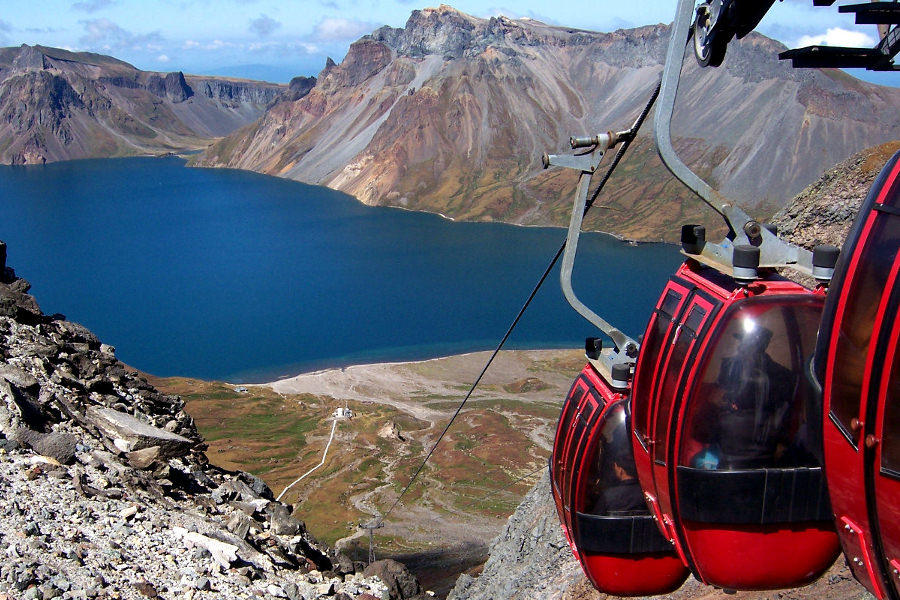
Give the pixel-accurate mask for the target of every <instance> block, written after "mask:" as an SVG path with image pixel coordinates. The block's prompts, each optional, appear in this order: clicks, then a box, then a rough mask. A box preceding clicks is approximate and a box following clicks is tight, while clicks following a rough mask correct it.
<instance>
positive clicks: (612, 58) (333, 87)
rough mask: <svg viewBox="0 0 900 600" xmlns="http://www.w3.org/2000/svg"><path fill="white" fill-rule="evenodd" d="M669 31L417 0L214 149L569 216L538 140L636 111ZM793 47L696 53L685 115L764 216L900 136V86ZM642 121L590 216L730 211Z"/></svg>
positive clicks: (507, 208) (610, 219) (231, 161)
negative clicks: (672, 162) (813, 65)
mask: <svg viewBox="0 0 900 600" xmlns="http://www.w3.org/2000/svg"><path fill="white" fill-rule="evenodd" d="M668 37H669V30H668V28H667V27H664V26H661V25H660V26H649V27H642V28H639V29H634V30H620V31H616V32H614V33H594V32H587V31H580V30H575V29H565V28H558V27H550V26H547V25H544V24H542V23H539V22H537V21H533V20H527V19H523V20H511V19H507V18H505V17H498V18H492V19H477V18H474V17H471V16H468V15H465V14H463V13H460V12H458V11H456V10H454V9H452V8H450V7H447V6H441V7H439V8H436V9H425V10H422V11H414V12H413V13H412V16H411V17H410V19H409V21H408V22H407V24H406V27H405V28H402V29H394V28H390V27H383V28H381V29H379V30H377V31H375V32H374V33H373V34H371V35H369V36H365V37H364V38H363V39H362V40H360V41H359V42H357V43H356V44H354V46H353V47H352V48H351V51H350V52H349V53H348V55H347V57H346V58H345V59H344V61H343V62H342V63H341V64H340V65H335V64H334V63H333V62H332V63H330V64H329V65H328V66H327V67H326V69H325V70H324V71H323V72H322V73H321V74H320V76H319V81H318V83H317V84H316V86H315V87H314V88H313V89H312V91H311V92H310V93H309V94H308V95H307V96H305V97H303V98H301V99H298V100H296V101H287V100H285V101H282V102H279V103H278V104H276V105H275V106H273V107H271V108H270V109H269V111H268V112H267V114H266V115H265V116H264V117H263V118H262V119H261V120H260V121H259V122H257V123H256V124H255V125H253V126H252V127H249V128H245V129H242V130H240V131H239V132H236V133H235V134H234V135H233V136H230V137H228V138H226V139H225V140H223V141H222V142H221V143H218V144H216V145H215V146H213V147H212V148H211V149H210V150H209V151H208V152H207V153H206V154H205V155H204V156H202V157H201V158H200V160H199V162H200V163H201V164H204V165H222V166H229V167H237V168H243V169H251V170H256V171H261V172H264V173H268V174H272V175H278V176H282V177H288V178H291V179H297V180H300V181H304V182H307V183H314V184H324V185H328V186H329V187H332V188H336V189H339V190H342V191H345V192H348V193H350V194H353V195H355V196H356V197H357V198H359V199H360V200H361V201H363V202H365V203H368V204H388V205H394V206H401V207H406V208H411V209H418V210H427V211H432V212H440V213H443V214H446V215H448V216H452V217H455V218H463V219H479V220H503V221H509V222H515V223H521V224H555V225H560V224H564V223H565V222H567V214H568V212H569V210H570V209H569V205H570V202H571V197H572V193H573V190H574V185H575V178H576V176H577V175H576V174H575V173H574V172H571V171H569V172H566V171H563V170H560V169H551V170H547V171H543V170H542V169H541V166H540V156H541V154H542V153H543V152H550V153H565V152H567V151H568V149H567V148H568V144H567V141H568V138H569V137H570V136H572V135H586V134H594V133H597V132H600V131H606V130H609V129H624V128H627V127H628V126H630V124H631V123H632V122H633V120H634V119H635V117H636V116H637V114H638V113H639V112H640V110H641V108H643V105H644V104H645V102H646V100H647V98H648V97H649V95H650V92H651V91H652V89H653V87H654V86H655V84H656V83H657V81H658V79H659V76H660V73H661V70H662V62H663V56H664V53H665V46H666V44H667V43H668ZM780 49H782V47H781V46H780V44H778V43H777V42H774V41H772V40H770V39H767V38H765V37H763V36H760V35H756V34H753V35H749V36H747V37H746V38H744V40H742V41H741V42H740V43H738V44H734V45H733V47H732V48H730V49H729V53H728V56H727V57H726V60H725V64H724V65H723V66H722V67H720V68H718V69H707V70H700V69H699V68H698V67H697V66H696V64H695V63H694V61H693V60H688V61H686V63H685V76H684V79H683V81H682V85H681V88H680V90H681V91H680V96H679V101H678V108H677V109H676V116H675V121H674V123H673V135H674V137H675V144H676V148H677V149H678V151H679V153H680V155H681V156H682V157H683V159H684V160H685V162H687V163H688V164H689V165H691V166H692V168H694V169H695V170H696V171H697V172H698V173H699V174H700V175H701V176H702V177H704V178H705V179H707V180H708V181H710V182H711V183H712V184H713V185H714V186H715V187H717V188H719V189H721V190H722V191H723V192H724V193H725V194H726V195H728V196H729V197H732V198H734V199H735V200H736V201H738V202H739V203H740V204H742V205H744V206H745V207H746V208H748V209H749V210H750V211H751V212H752V213H753V214H755V215H758V216H760V217H765V216H767V215H768V214H771V212H773V211H774V210H775V209H776V208H778V207H780V206H783V205H784V203H785V202H787V200H788V199H789V198H790V197H791V196H792V195H794V194H796V193H798V192H799V191H800V190H802V189H803V187H805V186H806V185H808V184H809V183H810V182H812V181H813V180H815V179H816V178H817V177H818V176H819V175H820V174H821V173H822V171H824V170H825V169H826V168H830V167H831V166H832V165H833V164H835V163H836V162H839V161H840V160H843V159H844V158H846V157H847V156H849V155H850V154H852V153H853V152H856V151H858V150H861V149H863V148H866V147H869V146H872V145H875V144H878V143H882V142H885V141H888V140H890V139H895V138H898V137H900V115H898V113H897V111H896V106H898V105H900V90H896V89H889V88H882V87H879V86H873V85H869V84H865V83H863V82H860V81H858V80H855V79H853V78H852V77H850V76H847V75H845V74H843V73H841V72H836V71H795V70H792V69H791V68H790V66H789V65H787V64H783V63H780V62H779V61H778V59H777V53H778V51H779V50H780ZM645 127H646V130H645V131H644V132H643V133H642V134H641V136H639V139H638V142H637V143H636V144H635V146H634V148H633V150H632V153H631V155H630V157H629V158H627V159H626V161H625V162H624V163H623V165H622V167H620V173H621V174H620V175H618V176H617V177H616V178H615V179H614V180H613V181H612V182H611V187H610V190H611V191H610V193H609V194H607V197H606V198H604V199H601V200H600V202H601V203H602V204H603V206H605V207H607V210H596V211H594V214H593V215H592V216H591V218H590V219H589V221H588V226H589V227H592V228H598V229H603V230H607V231H615V232H617V233H620V234H622V235H625V236H627V237H636V238H642V239H659V238H665V239H673V237H674V236H676V235H677V231H678V228H679V226H680V224H681V223H683V222H700V223H704V224H707V225H708V226H717V225H719V223H718V222H717V220H716V217H715V215H713V214H711V211H709V210H708V209H706V208H705V207H703V206H702V205H700V204H699V203H698V202H696V200H695V199H694V198H693V197H692V195H691V194H690V193H688V192H686V191H685V190H684V189H683V188H682V186H681V185H680V184H678V183H677V182H675V181H674V180H673V179H672V178H671V177H670V176H669V174H668V172H667V171H666V170H665V169H664V168H663V167H662V165H661V164H660V162H659V160H658V158H657V157H656V153H655V150H654V148H653V145H652V142H651V140H650V138H649V136H650V128H649V124H648V125H647V126H645Z"/></svg>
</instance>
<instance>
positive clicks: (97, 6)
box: [72, 0, 115, 12]
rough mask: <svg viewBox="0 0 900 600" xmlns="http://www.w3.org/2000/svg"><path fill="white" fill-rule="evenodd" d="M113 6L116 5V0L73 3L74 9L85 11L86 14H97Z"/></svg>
mask: <svg viewBox="0 0 900 600" xmlns="http://www.w3.org/2000/svg"><path fill="white" fill-rule="evenodd" d="M113 4H115V1H114V0H83V1H82V2H74V3H72V8H74V9H75V10H83V11H84V12H96V11H98V10H101V9H104V8H106V7H107V6H112V5H113Z"/></svg>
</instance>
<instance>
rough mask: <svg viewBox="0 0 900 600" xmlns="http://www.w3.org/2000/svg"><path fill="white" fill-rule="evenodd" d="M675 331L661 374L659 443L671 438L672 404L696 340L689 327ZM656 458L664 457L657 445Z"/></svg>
mask: <svg viewBox="0 0 900 600" xmlns="http://www.w3.org/2000/svg"><path fill="white" fill-rule="evenodd" d="M678 329H679V330H678V331H677V332H676V333H675V340H674V341H673V345H672V350H671V352H670V353H669V362H668V363H667V365H666V367H665V369H666V370H665V372H664V373H662V374H661V377H662V385H661V386H660V390H659V394H658V395H657V398H658V400H657V403H656V404H657V411H656V417H655V419H656V422H655V435H654V436H653V439H654V441H655V442H656V443H657V444H665V443H666V441H667V440H668V439H669V418H670V416H671V414H672V405H673V403H674V402H675V398H676V394H677V393H678V384H679V382H680V381H681V377H680V376H681V372H682V369H683V368H684V366H685V364H684V359H685V357H686V356H687V354H688V350H689V349H690V347H691V344H692V343H693V341H694V334H693V332H692V331H691V330H690V329H688V328H687V327H684V326H681V327H679V328H678ZM656 452H657V453H656V455H655V458H656V459H658V460H661V459H663V454H662V452H663V451H662V450H661V449H660V447H659V446H657V450H656Z"/></svg>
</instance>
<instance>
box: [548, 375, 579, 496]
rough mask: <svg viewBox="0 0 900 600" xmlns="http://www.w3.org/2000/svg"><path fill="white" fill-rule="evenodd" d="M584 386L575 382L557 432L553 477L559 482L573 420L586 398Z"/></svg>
mask: <svg viewBox="0 0 900 600" xmlns="http://www.w3.org/2000/svg"><path fill="white" fill-rule="evenodd" d="M583 386H584V384H583V383H582V381H581V379H578V380H577V381H576V382H575V385H573V386H572V389H571V390H570V392H569V397H568V399H567V400H566V403H565V405H564V406H563V411H562V414H561V415H560V417H559V421H560V422H559V427H557V430H556V440H555V445H554V447H553V476H554V478H555V479H557V480H558V481H559V480H560V478H561V477H562V470H561V469H562V466H563V459H564V458H565V456H564V452H565V448H566V441H567V440H568V438H569V430H570V429H571V427H572V419H573V418H574V417H575V414H576V413H577V412H578V404H579V403H580V402H581V399H582V397H583V396H584V387H583Z"/></svg>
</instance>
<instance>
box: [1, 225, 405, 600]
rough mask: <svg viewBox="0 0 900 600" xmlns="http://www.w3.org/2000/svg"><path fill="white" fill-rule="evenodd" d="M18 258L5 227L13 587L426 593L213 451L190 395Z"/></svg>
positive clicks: (4, 432)
mask: <svg viewBox="0 0 900 600" xmlns="http://www.w3.org/2000/svg"><path fill="white" fill-rule="evenodd" d="M5 259H6V247H5V245H4V244H3V243H2V242H0V495H2V496H3V498H4V502H2V503H0V551H2V552H3V555H4V560H3V564H2V565H0V598H23V599H26V598H27V599H30V598H34V599H41V598H139V597H149V598H157V597H160V598H162V597H165V598H170V597H171V598H175V597H178V598H191V597H194V595H195V594H198V593H200V592H204V591H205V592H208V593H209V594H211V595H210V596H209V597H215V598H221V599H225V600H229V599H233V598H246V597H260V598H288V599H290V600H300V599H304V600H312V599H318V598H323V599H324V598H341V599H343V600H348V599H356V598H360V599H370V598H378V599H381V598H389V597H390V598H398V599H402V598H409V597H412V596H413V595H415V594H418V593H419V591H418V583H417V582H415V580H414V579H410V578H409V577H408V573H405V574H404V572H403V569H398V568H395V567H391V568H388V569H386V570H384V571H383V572H382V571H379V572H376V573H374V574H373V575H366V574H363V573H361V572H356V571H357V565H354V564H353V562H352V561H350V560H349V559H348V558H347V557H346V556H344V555H342V554H340V553H335V552H334V551H332V550H331V549H329V548H328V547H327V546H325V545H323V544H320V543H319V542H317V541H316V540H315V539H314V538H313V537H312V536H311V535H310V534H309V532H308V531H307V530H306V527H305V525H304V524H303V523H302V522H301V521H298V520H297V519H296V518H294V517H293V516H292V515H291V507H290V506H287V505H284V504H281V503H280V502H276V501H275V500H273V494H272V492H271V490H270V489H269V488H268V486H267V485H266V484H265V483H264V482H263V481H262V480H261V479H259V478H258V477H255V476H254V475H251V474H249V473H244V472H239V471H226V470H224V469H220V468H217V467H214V466H212V465H210V463H209V461H208V460H207V457H206V455H205V453H204V450H205V447H206V446H205V444H204V442H203V439H202V438H201V436H200V434H199V433H198V431H197V429H196V427H195V426H194V422H193V419H192V418H191V417H190V416H189V415H188V414H187V413H186V412H185V411H184V402H183V401H182V399H181V398H179V397H177V396H168V395H165V394H161V393H160V392H158V391H157V390H155V389H154V388H153V387H152V386H151V385H149V384H148V383H147V381H146V380H145V379H144V378H143V377H142V376H141V375H140V374H138V373H137V372H135V371H133V370H132V369H129V368H128V367H126V366H125V365H123V364H122V363H120V362H119V361H118V360H117V359H116V358H115V349H114V348H112V347H111V346H108V345H105V344H103V343H101V342H100V340H99V339H97V337H96V336H95V335H94V334H92V333H91V332H90V331H88V330H87V329H85V328H84V327H82V326H81V325H78V324H76V323H73V322H70V321H67V320H66V319H65V317H63V316H62V315H52V316H48V315H44V314H43V313H42V312H41V310H40V308H39V306H38V304H37V302H36V301H35V299H34V298H33V297H32V296H31V295H30V294H28V292H29V285H28V283H27V282H26V281H25V280H23V279H21V278H19V277H17V276H16V274H15V272H14V271H13V270H12V269H10V268H7V267H6V266H5ZM358 567H359V568H360V570H361V567H362V565H358ZM379 577H383V579H379Z"/></svg>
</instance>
